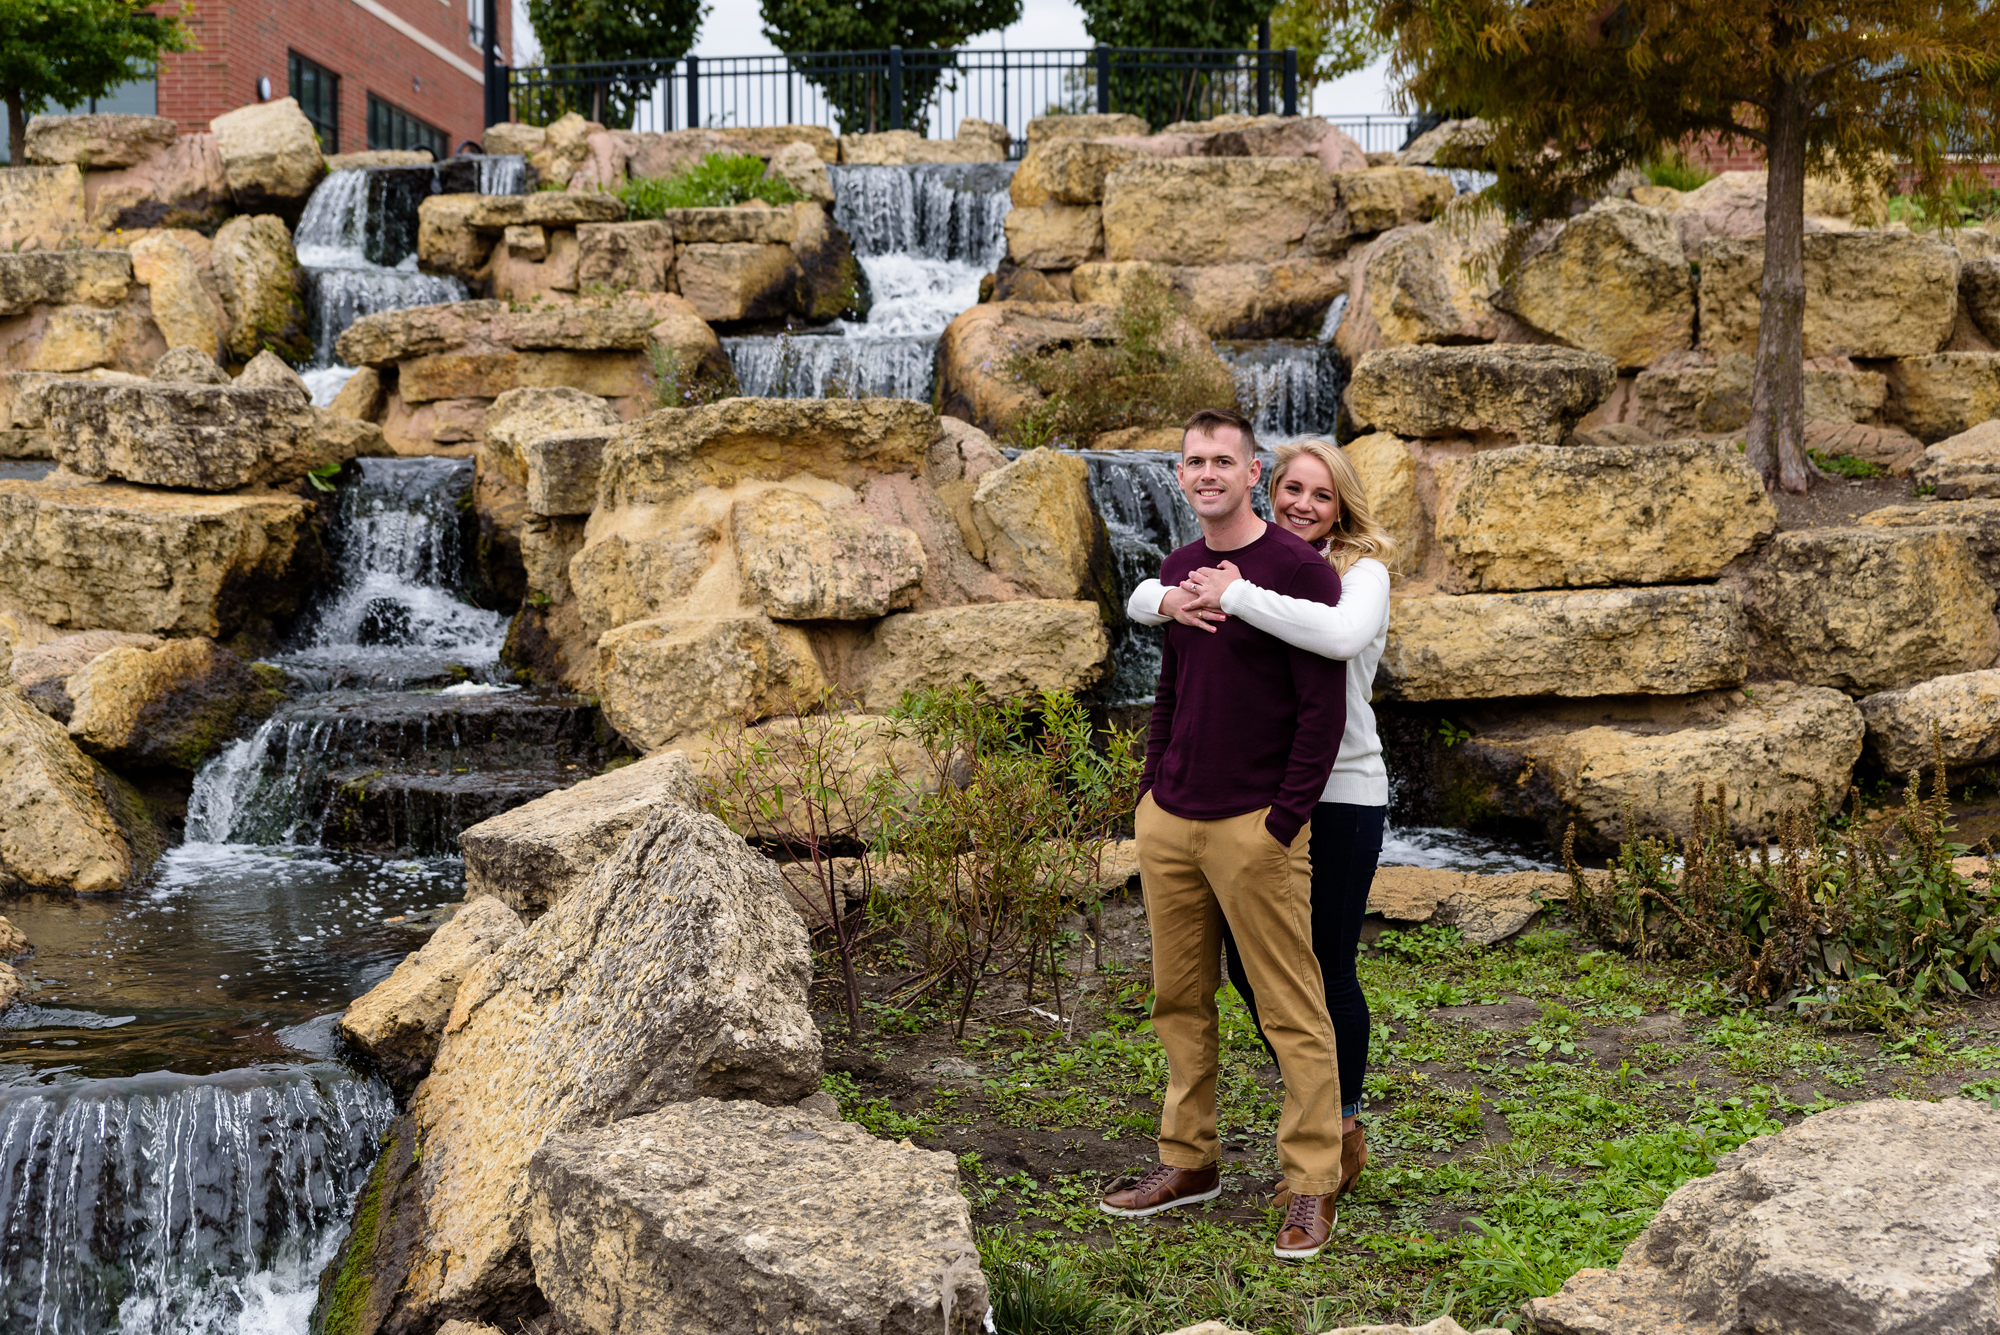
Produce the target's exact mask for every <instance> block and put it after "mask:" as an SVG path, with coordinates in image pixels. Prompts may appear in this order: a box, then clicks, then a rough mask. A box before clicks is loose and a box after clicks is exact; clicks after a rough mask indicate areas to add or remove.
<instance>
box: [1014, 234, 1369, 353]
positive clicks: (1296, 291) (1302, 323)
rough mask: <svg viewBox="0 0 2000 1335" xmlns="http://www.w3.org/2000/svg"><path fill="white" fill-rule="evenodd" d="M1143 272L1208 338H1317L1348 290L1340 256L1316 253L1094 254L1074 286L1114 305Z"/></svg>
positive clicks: (1084, 295) (1086, 298) (1087, 298)
mask: <svg viewBox="0 0 2000 1335" xmlns="http://www.w3.org/2000/svg"><path fill="white" fill-rule="evenodd" d="M1008 216H1009V217H1012V216H1013V215H1012V214H1009V215H1008ZM1141 274H1146V275H1151V276H1152V277H1154V278H1157V279H1158V280H1160V281H1161V282H1162V283H1164V284H1165V285H1166V286H1167V287H1168V288H1169V289H1170V290H1172V291H1173V293H1174V294H1175V295H1176V296H1178V297H1180V298H1181V299H1182V300H1183V301H1184V302H1185V303H1186V309H1187V317H1188V319H1189V320H1191V321H1193V323H1194V324H1195V326H1196V327H1197V328H1199V329H1200V330H1201V331H1202V332H1203V333H1205V334H1207V335H1208V336H1209V337H1210V338H1315V337H1317V336H1318V335H1319V332H1320V330H1321V328H1322V327H1323V326H1324V325H1325V323H1326V310H1327V307H1328V306H1329V305H1331V304H1332V302H1333V299H1334V298H1335V297H1338V296H1339V295H1341V293H1343V292H1345V291H1346V290H1347V270H1346V268H1345V267H1344V266H1343V265H1342V264H1341V263H1339V262H1336V261H1333V260H1322V259H1313V258H1310V257H1308V258H1303V259H1291V260H1278V261H1275V262H1273V263H1269V264H1262V263H1258V264H1210V265H1192V266H1185V265H1184V266H1175V265H1166V264H1152V263H1148V262H1146V261H1143V260H1128V261H1125V262H1123V263H1118V264H1111V263H1098V262H1093V263H1088V264H1080V265H1078V266H1077V268H1076V272H1075V273H1073V274H1072V275H1071V276H1070V283H1071V290H1072V292H1073V293H1074V294H1075V296H1076V299H1077V300H1078V301H1080V302H1100V303H1104V304H1107V305H1112V306H1116V305H1119V304H1120V303H1121V302H1122V301H1123V300H1124V299H1125V295H1126V293H1127V292H1128V290H1129V289H1130V287H1131V285H1132V284H1133V283H1134V282H1135V281H1136V280H1137V279H1138V278H1139V276H1140V275H1141Z"/></svg>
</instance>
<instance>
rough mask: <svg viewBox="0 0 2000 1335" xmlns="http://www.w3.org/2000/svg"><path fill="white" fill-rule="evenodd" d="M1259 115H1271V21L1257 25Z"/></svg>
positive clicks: (1263, 21) (1260, 22)
mask: <svg viewBox="0 0 2000 1335" xmlns="http://www.w3.org/2000/svg"><path fill="white" fill-rule="evenodd" d="M1257 114H1258V115H1259V116H1268V115H1270V114H1271V20H1270V19H1268V18H1265V19H1260V20H1259V21H1258V23H1257Z"/></svg>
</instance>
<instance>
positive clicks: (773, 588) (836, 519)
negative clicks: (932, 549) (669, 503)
mask: <svg viewBox="0 0 2000 1335" xmlns="http://www.w3.org/2000/svg"><path fill="white" fill-rule="evenodd" d="M730 536H731V538H732V540H733V542H734V545H735V548H736V567H737V571H738V573H739V574H740V575H741V577H742V580H743V588H744V592H745V593H746V594H747V595H748V597H749V598H750V600H751V601H752V602H753V603H755V604H757V605H758V606H760V607H762V608H763V610H764V614H765V615H766V616H769V617H775V618H777V619H779V620H785V621H866V620H872V619H874V618H875V617H879V616H886V615H887V614H888V613H890V612H892V611H896V610H898V609H900V608H905V607H909V606H910V605H911V604H912V603H914V602H915V601H916V597H917V589H918V587H919V586H920V585H921V584H922V583H923V580H924V549H923V544H922V543H920V542H919V541H918V540H917V535H916V534H914V533H912V532H910V530H908V529H906V528H897V527H893V526H891V525H888V524H883V523H880V522H879V521H877V520H876V519H875V518H874V517H873V516H871V515H869V514H867V513H866V512H864V511H862V510H861V509H860V508H859V507H854V508H849V507H846V506H833V507H828V506H824V505H821V504H820V503H819V502H818V501H816V500H814V499H813V498H812V497H810V496H807V495H804V494H802V493H800V492H796V491H786V490H781V489H780V490H772V491H764V492H760V493H758V494H757V495H756V496H754V497H749V498H746V499H744V500H740V501H737V502H736V504H735V505H734V506H732V507H731V508H730Z"/></svg>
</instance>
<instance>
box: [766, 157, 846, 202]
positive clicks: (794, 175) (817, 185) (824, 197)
mask: <svg viewBox="0 0 2000 1335" xmlns="http://www.w3.org/2000/svg"><path fill="white" fill-rule="evenodd" d="M764 179H766V180H771V181H783V182H785V183H786V184H787V185H789V186H791V187H792V189H794V190H796V191H798V192H799V193H800V194H802V195H804V196H805V197H806V198H807V199H809V200H811V201H812V202H813V203H815V204H831V203H833V178H832V177H831V176H830V175H829V174H828V173H827V170H826V163H825V162H824V161H823V160H822V159H821V158H820V155H819V154H818V153H817V152H815V151H814V149H813V146H812V145H811V144H803V143H800V144H786V145H785V146H784V147H783V148H781V149H779V150H778V151H777V152H776V153H773V154H772V155H771V161H770V163H769V164H768V165H767V166H766V167H765V168H764Z"/></svg>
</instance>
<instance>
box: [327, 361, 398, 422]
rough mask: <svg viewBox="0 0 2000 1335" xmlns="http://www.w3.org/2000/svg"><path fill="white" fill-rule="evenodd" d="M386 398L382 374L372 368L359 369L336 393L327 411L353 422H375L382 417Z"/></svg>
mask: <svg viewBox="0 0 2000 1335" xmlns="http://www.w3.org/2000/svg"><path fill="white" fill-rule="evenodd" d="M386 397H387V390H386V389H385V387H384V386H383V384H382V373H381V372H380V371H378V370H376V369H375V368H374V367H372V366H363V367H358V368H357V369H356V370H355V372H354V374H353V375H351V376H349V377H348V378H347V383H346V384H344V385H342V386H341V387H340V389H339V390H338V391H337V392H335V394H334V396H333V402H332V403H329V404H327V405H326V410H327V411H328V412H329V413H331V414H333V415H334V416H335V417H345V418H347V419H348V420H349V421H351V422H373V421H374V420H375V419H376V418H378V417H380V416H381V415H382V402H383V400H384V399H385V398H386Z"/></svg>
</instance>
